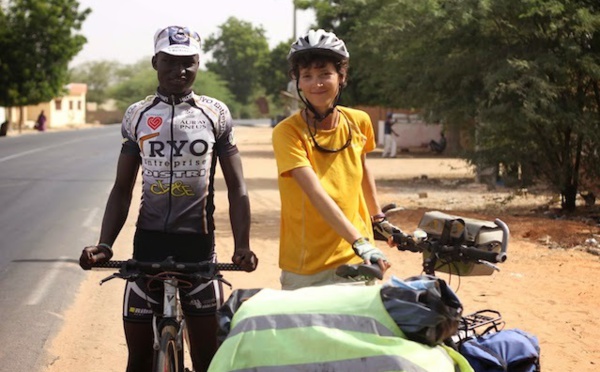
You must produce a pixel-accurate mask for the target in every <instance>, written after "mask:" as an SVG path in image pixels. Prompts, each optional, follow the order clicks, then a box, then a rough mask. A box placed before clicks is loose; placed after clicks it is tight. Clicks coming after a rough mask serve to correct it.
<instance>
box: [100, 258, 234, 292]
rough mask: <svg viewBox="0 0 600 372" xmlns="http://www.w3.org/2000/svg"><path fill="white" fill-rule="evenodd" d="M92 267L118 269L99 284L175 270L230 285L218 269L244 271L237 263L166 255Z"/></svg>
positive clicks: (112, 262) (104, 263)
mask: <svg viewBox="0 0 600 372" xmlns="http://www.w3.org/2000/svg"><path fill="white" fill-rule="evenodd" d="M92 269H112V270H114V269H118V270H119V272H118V273H114V274H112V275H110V276H108V277H106V278H104V279H102V280H101V281H100V284H101V285H102V283H105V282H107V281H109V280H111V279H114V278H121V279H126V280H135V279H137V278H139V277H140V276H151V275H156V274H160V273H164V272H175V273H177V274H183V275H189V276H191V277H196V278H205V279H209V280H212V279H216V280H218V281H220V282H222V283H225V284H227V285H228V286H229V287H231V283H229V282H228V281H227V280H225V279H224V278H223V276H222V275H221V274H218V272H219V271H244V269H242V268H241V267H240V266H239V265H236V264H234V263H216V262H212V261H202V262H176V261H174V260H173V258H172V257H170V256H169V257H167V258H166V259H165V260H164V261H160V262H145V261H138V260H135V259H129V260H127V261H117V260H113V261H107V262H103V263H96V264H93V265H92Z"/></svg>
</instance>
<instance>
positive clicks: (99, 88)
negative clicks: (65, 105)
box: [69, 60, 128, 103]
mask: <svg viewBox="0 0 600 372" xmlns="http://www.w3.org/2000/svg"><path fill="white" fill-rule="evenodd" d="M124 71H128V68H127V67H126V66H124V65H122V64H121V63H119V62H117V61H107V60H103V61H90V62H85V63H83V64H80V65H78V66H75V67H74V68H72V69H71V70H69V81H71V82H74V83H85V84H87V87H88V90H87V95H86V100H87V101H88V102H96V103H103V102H105V101H106V100H107V99H109V98H111V97H110V96H109V95H108V92H109V88H110V87H112V86H114V85H116V84H117V83H118V82H119V81H121V80H123V79H124V78H125V77H126V76H128V74H126V73H124Z"/></svg>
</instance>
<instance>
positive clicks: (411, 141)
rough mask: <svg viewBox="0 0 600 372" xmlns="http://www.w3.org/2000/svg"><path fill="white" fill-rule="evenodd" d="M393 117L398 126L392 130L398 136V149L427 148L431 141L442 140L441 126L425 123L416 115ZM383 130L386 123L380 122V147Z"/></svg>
mask: <svg viewBox="0 0 600 372" xmlns="http://www.w3.org/2000/svg"><path fill="white" fill-rule="evenodd" d="M393 117H394V119H396V124H394V125H393V127H392V129H393V130H394V132H396V133H397V134H398V137H395V138H396V143H397V144H398V149H410V148H418V147H424V148H427V147H428V146H429V141H431V140H436V141H437V140H439V139H440V131H441V129H442V125H441V124H428V123H425V122H424V121H422V120H421V119H420V118H419V116H418V115H416V114H413V115H409V114H398V113H396V114H394V116H393ZM383 129H384V121H383V120H380V121H379V123H378V132H377V134H378V136H377V138H378V142H379V143H378V145H380V146H383V138H384V135H383Z"/></svg>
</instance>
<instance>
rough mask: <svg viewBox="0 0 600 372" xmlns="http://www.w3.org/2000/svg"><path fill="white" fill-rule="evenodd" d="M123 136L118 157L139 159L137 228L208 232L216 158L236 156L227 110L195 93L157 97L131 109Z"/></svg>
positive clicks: (211, 217)
mask: <svg viewBox="0 0 600 372" xmlns="http://www.w3.org/2000/svg"><path fill="white" fill-rule="evenodd" d="M121 131H122V134H123V147H122V150H121V152H122V153H126V154H134V155H139V156H140V157H141V168H142V181H143V183H142V189H143V191H142V198H141V205H140V212H139V217H138V221H137V227H138V228H140V229H145V230H154V231H163V232H170V233H201V234H208V233H212V231H213V230H214V221H213V211H214V209H215V207H214V202H213V199H214V198H213V190H214V175H215V167H216V164H217V156H219V157H228V156H232V155H234V154H237V153H238V149H237V146H236V145H235V140H234V136H233V125H232V121H231V114H230V113H229V109H228V108H227V106H226V105H225V104H224V103H223V102H221V101H219V100H216V99H214V98H211V97H207V96H198V95H196V94H194V93H193V92H192V93H190V94H188V95H186V96H185V97H182V98H175V99H174V98H172V97H166V96H163V95H161V94H160V93H156V94H155V95H153V96H148V97H146V99H144V100H142V101H139V102H137V103H135V104H133V105H131V106H129V108H128V109H127V111H126V112H125V115H124V117H123V123H122V126H121Z"/></svg>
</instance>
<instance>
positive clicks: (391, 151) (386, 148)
mask: <svg viewBox="0 0 600 372" xmlns="http://www.w3.org/2000/svg"><path fill="white" fill-rule="evenodd" d="M394 124H396V119H394V115H393V114H392V113H391V112H389V113H388V114H387V117H386V118H385V122H384V124H383V154H381V157H382V158H395V157H396V148H397V146H398V144H397V143H396V137H398V133H396V132H395V131H394V128H393V126H394Z"/></svg>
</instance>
